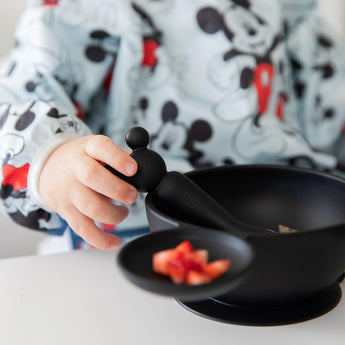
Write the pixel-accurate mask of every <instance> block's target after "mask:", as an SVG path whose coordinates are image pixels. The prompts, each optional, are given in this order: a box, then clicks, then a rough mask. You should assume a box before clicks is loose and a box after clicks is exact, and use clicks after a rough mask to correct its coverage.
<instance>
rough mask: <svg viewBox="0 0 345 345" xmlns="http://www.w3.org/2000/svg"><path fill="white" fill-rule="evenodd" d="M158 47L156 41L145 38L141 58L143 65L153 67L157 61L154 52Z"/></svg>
mask: <svg viewBox="0 0 345 345" xmlns="http://www.w3.org/2000/svg"><path fill="white" fill-rule="evenodd" d="M158 47H159V45H158V43H157V42H156V41H154V40H145V41H144V51H143V54H144V56H143V60H142V61H141V64H142V65H143V66H148V67H153V66H155V65H156V63H157V57H156V55H155V52H156V50H157V48H158Z"/></svg>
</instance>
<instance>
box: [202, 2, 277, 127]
mask: <svg viewBox="0 0 345 345" xmlns="http://www.w3.org/2000/svg"><path fill="white" fill-rule="evenodd" d="M197 23H198V25H199V27H200V28H201V29H202V30H203V32H205V33H207V34H209V35H214V34H216V33H218V32H223V34H224V35H225V37H226V38H227V39H228V40H229V42H231V49H229V50H228V51H226V52H224V54H223V61H225V62H228V61H230V60H232V59H234V58H235V57H239V56H252V57H253V58H254V59H255V63H256V68H255V69H253V68H252V67H244V68H243V69H242V71H241V72H240V87H241V88H242V89H247V88H249V87H251V86H252V85H253V86H254V87H255V89H256V92H257V96H258V115H257V116H256V118H255V119H254V122H255V123H256V124H258V119H259V116H260V115H262V114H264V113H265V112H266V111H267V109H268V106H269V100H270V96H271V93H272V83H273V77H274V74H275V68H274V66H273V64H272V61H271V53H272V51H273V50H274V49H275V48H276V47H277V45H278V44H279V42H280V40H281V35H280V33H277V34H274V33H273V30H272V29H271V28H270V27H269V24H268V23H267V22H266V21H265V20H264V19H263V18H261V17H260V16H259V15H258V14H256V13H255V12H253V11H252V9H251V3H250V2H249V0H232V1H231V3H230V4H229V7H228V8H227V9H226V10H225V11H224V12H223V13H220V12H219V11H218V10H217V9H216V8H214V7H204V8H202V9H200V10H199V11H198V13H197Z"/></svg>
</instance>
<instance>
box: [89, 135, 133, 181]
mask: <svg viewBox="0 0 345 345" xmlns="http://www.w3.org/2000/svg"><path fill="white" fill-rule="evenodd" d="M85 152H86V153H87V154H88V155H89V156H91V157H93V158H94V159H96V160H98V161H101V162H103V163H105V164H108V165H110V166H111V167H113V168H114V169H116V170H117V171H119V172H120V173H122V174H124V175H126V176H133V175H134V174H135V173H136V172H137V169H138V166H137V163H136V161H135V160H134V159H133V158H132V157H131V156H130V155H129V154H128V153H127V152H126V151H124V150H122V149H121V148H119V147H118V146H117V145H116V144H115V143H114V142H113V141H112V140H111V139H110V138H109V137H107V136H104V135H94V136H90V137H89V139H88V140H87V141H86V143H85Z"/></svg>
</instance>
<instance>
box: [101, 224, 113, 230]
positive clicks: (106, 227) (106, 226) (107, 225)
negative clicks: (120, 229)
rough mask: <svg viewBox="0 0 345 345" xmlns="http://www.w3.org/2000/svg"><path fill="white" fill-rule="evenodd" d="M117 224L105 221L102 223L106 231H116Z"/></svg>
mask: <svg viewBox="0 0 345 345" xmlns="http://www.w3.org/2000/svg"><path fill="white" fill-rule="evenodd" d="M115 227H116V226H115V225H113V224H105V223H102V229H103V230H105V231H114V230H115Z"/></svg>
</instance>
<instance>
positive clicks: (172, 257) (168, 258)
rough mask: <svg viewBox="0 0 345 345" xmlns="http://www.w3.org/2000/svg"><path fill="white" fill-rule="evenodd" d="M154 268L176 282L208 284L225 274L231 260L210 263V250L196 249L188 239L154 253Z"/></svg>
mask: <svg viewBox="0 0 345 345" xmlns="http://www.w3.org/2000/svg"><path fill="white" fill-rule="evenodd" d="M152 261H153V270H154V271H155V272H156V273H159V274H163V275H166V276H169V277H170V278H171V279H172V280H173V282H174V283H175V284H182V283H187V284H188V285H199V284H206V283H209V282H211V281H212V280H214V279H215V278H217V277H219V276H220V275H222V274H224V273H225V272H226V271H227V270H228V269H229V267H230V261H229V260H225V259H220V260H216V261H213V262H211V263H208V251H207V250H205V249H198V250H194V248H193V246H192V244H191V243H190V242H189V241H188V240H186V241H183V242H181V243H180V244H179V245H178V246H176V247H175V248H173V249H166V250H162V251H160V252H157V253H155V254H153V257H152Z"/></svg>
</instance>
